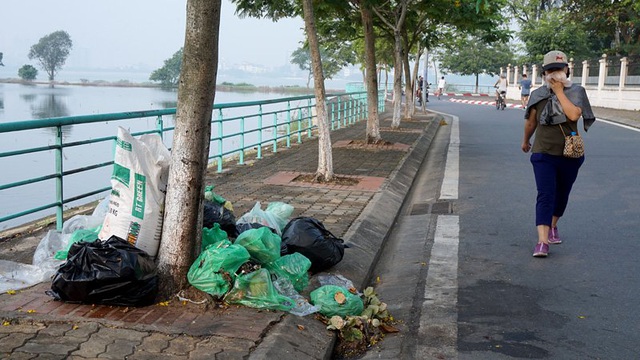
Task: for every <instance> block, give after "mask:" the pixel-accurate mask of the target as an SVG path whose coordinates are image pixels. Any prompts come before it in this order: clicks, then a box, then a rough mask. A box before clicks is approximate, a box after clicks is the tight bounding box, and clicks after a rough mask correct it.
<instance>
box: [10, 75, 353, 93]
mask: <svg viewBox="0 0 640 360" xmlns="http://www.w3.org/2000/svg"><path fill="white" fill-rule="evenodd" d="M0 83H4V84H22V85H49V84H50V82H49V81H25V80H22V79H16V78H5V79H0ZM52 84H53V85H54V86H55V85H64V86H69V85H72V86H92V87H101V86H104V87H141V88H158V89H171V90H178V87H177V86H170V87H167V86H162V85H160V84H156V83H151V82H144V83H136V82H129V81H128V80H120V81H115V82H114V81H104V80H97V81H81V82H71V81H53V83H52ZM216 90H220V91H234V92H278V93H290V94H304V95H308V94H313V92H314V89H313V88H305V87H301V86H297V85H296V86H285V85H279V86H256V85H253V84H248V83H238V84H235V83H229V82H223V83H221V84H217V85H216ZM327 91H328V92H332V93H335V92H344V90H327Z"/></svg>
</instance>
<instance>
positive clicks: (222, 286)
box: [187, 240, 250, 297]
mask: <svg viewBox="0 0 640 360" xmlns="http://www.w3.org/2000/svg"><path fill="white" fill-rule="evenodd" d="M230 244H231V243H230V242H229V241H228V240H223V241H221V242H220V243H219V244H217V245H216V246H210V247H209V248H207V249H206V250H204V251H203V252H202V254H200V256H198V258H197V259H196V261H195V262H194V263H193V264H192V265H191V268H189V272H188V273H187V279H188V280H189V283H190V284H191V285H193V287H195V288H197V289H200V290H202V291H204V292H206V293H208V294H211V295H213V296H216V297H222V296H223V295H224V294H225V293H226V292H227V291H229V288H231V284H232V283H233V280H234V279H235V273H236V271H238V269H239V268H240V266H242V264H244V263H245V262H247V261H248V260H249V257H250V256H249V252H247V249H245V248H244V247H242V246H240V245H230ZM225 245H226V246H225Z"/></svg>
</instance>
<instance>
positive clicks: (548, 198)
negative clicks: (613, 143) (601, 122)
mask: <svg viewBox="0 0 640 360" xmlns="http://www.w3.org/2000/svg"><path fill="white" fill-rule="evenodd" d="M542 70H543V76H544V81H545V85H543V86H541V87H540V88H538V89H536V90H534V91H533V92H532V93H531V97H530V99H529V103H528V106H527V109H526V112H525V120H526V121H525V125H524V138H523V140H522V151H524V152H525V153H528V152H529V151H531V152H532V154H531V159H530V160H531V164H532V165H533V173H534V175H535V180H536V187H537V189H538V196H537V199H536V228H537V232H538V243H537V244H536V246H535V248H534V252H533V256H535V257H546V256H547V255H548V254H549V244H560V243H562V240H561V239H560V235H559V233H558V220H559V219H560V218H561V217H562V215H564V212H565V209H566V207H567V202H568V201H569V193H570V192H571V187H572V186H573V183H574V182H575V180H576V178H577V176H578V170H579V169H580V166H581V165H582V163H583V162H584V155H583V156H580V157H578V158H570V157H566V156H564V155H563V150H564V145H565V135H564V134H571V133H575V134H578V120H579V119H580V118H581V117H582V121H583V127H584V131H587V129H589V127H590V126H591V124H593V122H594V121H595V116H594V115H593V112H592V110H591V105H590V103H589V98H588V97H587V93H586V91H585V89H584V88H583V87H582V86H579V85H575V84H573V83H571V81H570V80H568V79H567V77H568V76H569V64H568V62H567V56H566V55H565V54H564V53H563V52H561V51H550V52H548V53H547V54H545V56H544V61H543V65H542ZM534 133H535V137H534V142H533V147H532V146H531V142H530V140H531V137H532V136H533V135H534Z"/></svg>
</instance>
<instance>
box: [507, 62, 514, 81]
mask: <svg viewBox="0 0 640 360" xmlns="http://www.w3.org/2000/svg"><path fill="white" fill-rule="evenodd" d="M507 83H508V84H512V83H515V79H514V81H513V82H511V64H507Z"/></svg>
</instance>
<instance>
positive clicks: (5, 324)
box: [2, 321, 11, 326]
mask: <svg viewBox="0 0 640 360" xmlns="http://www.w3.org/2000/svg"><path fill="white" fill-rule="evenodd" d="M9 325H11V323H10V322H8V321H5V322H3V323H2V326H9Z"/></svg>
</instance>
